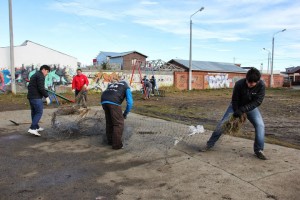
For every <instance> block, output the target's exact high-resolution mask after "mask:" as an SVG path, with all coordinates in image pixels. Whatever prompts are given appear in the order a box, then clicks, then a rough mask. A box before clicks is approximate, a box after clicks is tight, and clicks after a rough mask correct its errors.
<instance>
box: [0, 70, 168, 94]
mask: <svg viewBox="0 0 300 200" xmlns="http://www.w3.org/2000/svg"><path fill="white" fill-rule="evenodd" d="M38 70H39V66H29V67H21V68H16V72H15V74H16V79H15V80H16V84H17V85H19V86H20V87H22V88H23V89H24V90H23V91H24V92H26V91H27V90H26V89H27V86H28V81H27V80H29V79H30V78H31V76H32V75H34V74H35V73H36V72H37V71H38ZM83 74H85V75H86V76H87V77H88V79H89V82H90V84H89V88H90V89H91V90H94V91H97V92H101V91H104V90H105V89H106V88H107V85H108V84H109V83H110V82H111V81H112V80H113V79H124V80H126V81H128V83H129V82H130V80H132V82H131V88H132V90H133V91H135V90H140V89H141V88H142V84H141V82H140V79H141V77H142V78H143V77H144V76H147V78H148V79H150V78H151V76H152V75H153V74H149V73H142V74H141V75H140V74H134V75H133V76H132V73H130V72H103V71H100V72H85V71H83ZM75 75H76V69H75V70H74V69H72V68H67V67H63V68H60V67H59V66H55V65H53V66H51V71H50V72H49V73H48V75H47V76H46V77H45V88H47V89H50V90H52V91H57V89H58V88H59V87H60V86H67V87H71V83H72V79H73V76H75ZM154 76H155V78H156V83H157V86H158V87H161V86H172V85H173V74H172V75H156V74H154ZM10 83H11V74H10V71H9V70H8V69H2V70H0V90H1V91H5V87H6V86H7V85H10Z"/></svg>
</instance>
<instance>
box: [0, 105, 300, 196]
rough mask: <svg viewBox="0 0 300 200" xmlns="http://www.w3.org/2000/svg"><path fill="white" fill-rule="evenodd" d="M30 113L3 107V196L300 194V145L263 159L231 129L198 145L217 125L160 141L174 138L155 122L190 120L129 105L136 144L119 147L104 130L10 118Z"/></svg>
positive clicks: (274, 149) (129, 130) (269, 148)
mask: <svg viewBox="0 0 300 200" xmlns="http://www.w3.org/2000/svg"><path fill="white" fill-rule="evenodd" d="M95 110H101V108H100V107H94V108H93V111H95ZM53 111H54V110H45V113H44V116H43V118H42V122H43V123H42V125H43V127H45V128H46V132H51V131H52V130H51V128H50V119H51V113H52V112H53ZM29 116H30V115H29V111H11V112H2V113H0V119H1V120H0V130H1V133H0V151H1V157H0V162H1V165H0V174H1V175H0V199H44V200H46V199H107V200H108V199H109V200H110V199H122V200H123V199H145V200H148V199H172V200H173V199H178V200H179V199H195V200H199V199H204V200H207V199H209V200H211V199H216V200H217V199H238V200H240V199H245V200H249V199H255V200H257V199H265V200H270V199H276V200H280V199H284V200H285V199H294V200H296V199H299V196H300V178H299V177H300V156H299V155H300V154H299V153H300V151H299V150H295V149H290V148H285V147H281V146H277V145H271V144H266V146H265V154H266V156H267V157H268V158H269V160H267V161H262V160H259V159H257V158H256V157H255V156H254V155H253V150H252V146H253V141H251V140H246V139H241V138H235V137H230V136H224V137H223V138H222V140H221V141H220V143H219V144H218V145H217V146H216V147H215V149H213V150H212V151H209V152H204V153H199V152H198V149H199V147H200V146H204V145H205V142H206V140H207V139H208V137H209V136H210V132H205V133H203V134H199V135H194V136H192V137H190V138H188V139H187V140H184V141H182V142H179V143H178V145H176V146H170V145H169V146H168V145H166V144H164V145H165V146H159V145H160V144H161V143H162V142H169V138H168V137H167V136H168V135H164V131H161V132H160V134H161V135H159V134H154V133H153V134H152V133H151V132H149V131H153V132H155V128H152V129H151V127H152V126H153V123H154V122H155V124H158V125H159V126H160V127H162V125H163V124H165V127H162V128H167V129H172V128H173V130H172V131H174V132H176V131H181V130H183V129H182V128H187V127H184V125H178V126H177V125H176V126H175V125H170V124H171V123H170V122H165V121H163V120H157V119H153V118H148V117H144V116H140V115H136V114H133V113H130V115H129V116H128V118H127V120H126V121H125V124H126V128H125V133H124V134H125V135H126V134H127V135H128V134H129V135H130V134H132V135H131V138H128V140H127V142H128V143H130V144H129V145H128V146H125V149H123V150H119V151H113V150H111V148H110V147H109V146H107V145H105V144H103V143H102V142H101V137H100V136H90V137H81V138H77V139H65V140H54V139H48V138H45V137H33V136H31V135H28V134H27V133H26V132H27V130H28V126H29V125H28V124H23V125H20V126H15V125H13V124H12V123H11V122H9V121H8V120H9V119H12V120H15V121H17V122H28V121H29ZM17 119H19V120H17ZM138 121H143V123H144V124H147V123H149V126H147V125H146V127H145V126H143V127H142V126H141V124H139V123H138ZM135 126H140V127H138V128H137V127H135ZM204 127H205V125H204ZM141 128H142V129H141ZM175 128H176V129H175ZM148 129H149V130H148ZM140 130H143V131H144V132H143V133H148V134H141V132H138V131H140ZM165 131H167V130H165ZM150 134H152V137H151V138H148V139H147V137H150ZM102 135H103V133H102ZM137 136H139V137H138V138H136V137H137ZM154 136H155V137H154ZM154 139H156V141H153V142H151V141H152V140H154ZM138 141H139V142H138ZM155 144H157V146H156V145H155ZM161 147H170V148H167V149H166V150H164V149H163V148H161Z"/></svg>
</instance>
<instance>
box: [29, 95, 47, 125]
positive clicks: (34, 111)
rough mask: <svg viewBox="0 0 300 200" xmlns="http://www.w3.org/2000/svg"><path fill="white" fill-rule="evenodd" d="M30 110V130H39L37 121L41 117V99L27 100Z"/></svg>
mask: <svg viewBox="0 0 300 200" xmlns="http://www.w3.org/2000/svg"><path fill="white" fill-rule="evenodd" d="M29 104H30V108H31V121H32V122H31V126H30V129H39V128H40V126H39V121H40V119H41V118H42V115H43V107H44V105H43V100H42V99H29Z"/></svg>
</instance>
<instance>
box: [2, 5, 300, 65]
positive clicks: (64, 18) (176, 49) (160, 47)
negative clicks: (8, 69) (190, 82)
mask: <svg viewBox="0 0 300 200" xmlns="http://www.w3.org/2000/svg"><path fill="white" fill-rule="evenodd" d="M12 2H13V24H14V44H15V45H20V44H22V43H23V42H24V41H25V40H31V41H33V42H36V43H39V44H41V45H44V46H47V47H50V48H53V49H55V50H58V51H61V52H64V53H66V54H69V55H71V56H74V57H76V58H77V59H78V61H79V62H82V63H83V64H91V63H92V59H93V58H95V57H96V56H97V54H98V53H99V52H100V51H112V52H124V51H132V50H135V51H138V52H140V53H142V54H145V55H147V56H148V60H153V59H162V60H164V61H169V60H170V59H175V58H177V59H186V60H188V59H189V39H190V16H191V15H192V14H193V13H195V12H196V11H197V10H199V9H200V8H201V7H204V10H203V11H201V12H198V13H197V14H195V15H194V16H193V17H192V22H193V29H192V30H193V37H192V38H193V40H192V41H193V60H200V61H217V62H228V63H239V64H241V65H242V66H244V67H246V66H254V67H257V68H260V66H261V63H263V67H264V69H267V66H268V51H265V50H263V48H266V49H267V50H269V51H272V37H273V35H274V34H275V33H277V34H275V36H274V37H275V50H274V70H276V69H277V70H278V69H280V70H282V71H284V70H285V68H286V67H291V66H300V20H299V19H300V1H299V0H207V1H199V0H198V1H197V0H156V1H155V0H153V1H152V0H149V1H147V0H12ZM0 5H1V7H0V26H1V27H0V46H1V47H4V46H9V25H8V21H9V20H8V0H0ZM283 29H287V30H286V31H285V32H279V33H278V31H281V30H283Z"/></svg>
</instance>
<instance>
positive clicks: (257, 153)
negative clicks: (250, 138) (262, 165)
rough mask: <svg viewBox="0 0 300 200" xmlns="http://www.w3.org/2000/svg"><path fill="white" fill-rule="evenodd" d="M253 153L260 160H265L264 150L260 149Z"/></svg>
mask: <svg viewBox="0 0 300 200" xmlns="http://www.w3.org/2000/svg"><path fill="white" fill-rule="evenodd" d="M255 155H256V156H257V158H259V159H261V160H267V157H266V156H265V155H264V152H263V151H262V150H260V151H258V152H255Z"/></svg>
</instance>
